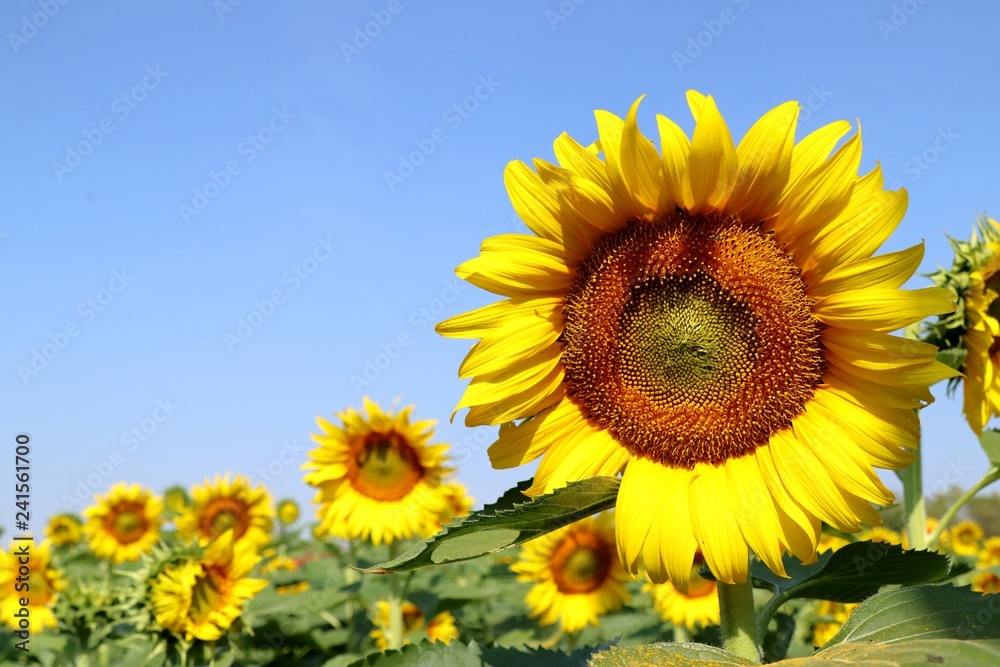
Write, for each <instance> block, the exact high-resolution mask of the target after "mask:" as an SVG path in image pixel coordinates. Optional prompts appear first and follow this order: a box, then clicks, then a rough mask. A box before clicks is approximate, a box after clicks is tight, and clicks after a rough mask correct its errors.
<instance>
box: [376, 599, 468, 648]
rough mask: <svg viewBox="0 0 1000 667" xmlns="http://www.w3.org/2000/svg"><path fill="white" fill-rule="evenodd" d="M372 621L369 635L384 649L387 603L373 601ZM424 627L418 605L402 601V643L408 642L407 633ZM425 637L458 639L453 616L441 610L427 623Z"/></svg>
mask: <svg viewBox="0 0 1000 667" xmlns="http://www.w3.org/2000/svg"><path fill="white" fill-rule="evenodd" d="M372 623H373V624H374V625H375V629H374V630H372V631H371V632H370V633H369V636H370V637H371V638H372V639H374V640H375V645H376V646H378V647H379V649H381V650H383V651H385V650H388V648H389V640H388V639H387V638H386V636H385V635H386V632H387V631H388V628H389V603H388V602H386V601H385V600H380V601H378V602H376V603H375V613H374V615H373V616H372ZM423 627H424V614H423V612H422V611H420V607H418V606H417V605H415V604H413V603H412V602H409V601H404V602H403V643H404V644H409V643H410V640H409V639H408V638H407V635H412V634H413V633H415V632H420V630H421V629H423ZM426 632H427V638H428V639H430V640H431V641H432V642H441V643H443V644H448V643H450V642H451V641H452V640H453V639H458V628H457V627H456V626H455V617H454V616H452V615H451V613H449V612H447V611H443V612H441V613H440V614H438V615H437V616H435V617H434V618H432V619H431V622H430V623H428V624H427V630H426Z"/></svg>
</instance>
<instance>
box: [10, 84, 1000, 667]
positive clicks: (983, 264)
mask: <svg viewBox="0 0 1000 667" xmlns="http://www.w3.org/2000/svg"><path fill="white" fill-rule="evenodd" d="M641 101H642V98H640V99H639V100H636V101H635V102H634V104H632V106H631V108H630V109H629V111H628V113H627V114H625V116H624V118H622V117H619V116H618V115H615V114H613V113H611V112H608V111H597V112H596V120H597V126H596V132H597V136H598V140H597V141H596V142H594V143H580V142H578V141H576V140H574V139H573V138H571V137H570V136H569V135H568V134H566V133H563V134H561V135H559V136H558V137H557V138H556V139H555V141H554V146H553V156H552V157H551V159H552V160H554V161H550V158H538V159H535V160H534V161H533V162H532V164H530V165H529V164H527V163H525V162H521V161H514V162H511V163H510V164H509V165H508V166H507V169H506V171H505V172H504V183H505V184H506V188H507V193H508V195H509V197H510V201H511V203H512V205H513V207H514V210H515V211H516V212H517V214H518V216H519V217H520V219H521V220H522V221H523V223H524V224H525V225H526V227H527V230H528V232H527V233H521V234H503V235H499V236H493V237H490V238H487V239H485V240H484V241H483V243H482V247H481V252H480V254H479V255H478V256H476V257H474V258H472V259H469V260H467V261H465V262H464V263H462V264H461V265H460V266H459V267H458V269H457V275H458V276H459V277H460V278H461V279H463V280H465V281H467V282H468V283H470V284H472V285H474V286H476V287H478V288H481V289H483V290H486V291H488V292H491V293H492V294H494V295H496V296H497V298H498V300H497V301H495V302H493V303H490V304H488V305H486V306H483V307H480V308H478V309H475V310H472V311H469V312H466V313H463V314H459V315H456V316H453V317H450V318H448V319H445V320H444V321H441V322H440V323H438V324H437V327H436V328H437V332H438V333H439V334H441V335H442V336H445V337H448V338H459V339H467V340H471V341H473V344H472V346H471V348H469V350H468V353H467V355H466V356H465V359H464V361H463V362H462V363H461V365H460V366H459V368H458V376H459V378H460V379H461V380H462V381H463V382H464V381H468V384H467V386H466V388H465V390H464V394H463V395H462V396H461V399H460V400H459V401H458V405H457V408H456V410H458V411H464V419H465V423H466V425H468V426H478V425H486V426H498V427H499V431H498V433H497V437H496V440H495V442H494V443H493V444H492V445H491V446H490V447H489V459H490V462H491V463H492V465H493V466H494V467H495V468H517V467H519V466H522V465H526V464H528V463H530V462H533V461H536V460H538V461H539V463H538V465H537V469H535V472H534V475H533V477H532V478H531V479H527V480H525V481H524V482H522V483H520V484H518V485H517V486H516V487H515V488H512V489H510V490H509V491H508V492H506V493H505V494H503V495H502V496H501V497H500V498H498V499H494V498H475V499H474V498H473V497H472V496H471V495H470V490H469V489H467V488H466V487H465V486H463V485H462V484H460V483H459V482H458V481H457V473H458V471H457V468H456V465H455V462H454V459H453V457H452V455H451V454H452V452H451V448H450V446H449V445H448V444H447V443H444V442H439V441H438V440H437V438H436V436H435V430H434V429H435V423H436V421H435V420H434V419H430V418H428V415H425V414H421V411H420V408H419V406H412V405H409V406H405V407H401V406H399V405H392V406H380V405H379V404H377V403H376V402H375V401H372V400H369V399H367V398H365V399H364V400H363V401H362V402H361V404H360V405H356V406H344V407H343V409H342V411H339V412H335V413H334V415H333V417H332V418H327V417H318V418H317V424H318V426H317V429H316V432H314V433H313V434H311V436H312V439H313V440H314V441H315V448H314V449H313V450H312V451H310V452H309V454H308V458H307V460H306V462H305V464H304V465H303V466H302V475H303V476H302V483H303V484H304V485H307V486H308V487H311V488H312V490H313V491H314V493H315V497H314V501H313V506H312V507H300V506H299V505H298V504H297V503H296V502H295V501H293V500H290V499H277V498H274V497H273V496H272V492H271V491H270V490H269V489H268V488H267V487H266V486H265V485H264V484H262V483H259V482H255V481H253V480H251V479H250V478H249V477H247V476H244V475H241V474H236V473H233V472H226V471H220V473H219V474H218V475H215V476H214V477H211V478H208V479H205V480H204V481H203V482H202V483H199V484H196V485H194V486H192V487H191V488H185V487H183V486H175V487H172V488H169V489H165V490H163V491H162V493H160V492H158V491H156V490H153V489H149V488H145V487H143V486H142V485H140V484H138V483H130V482H129V481H128V480H124V481H121V482H119V483H114V484H111V485H109V486H108V488H107V489H106V490H104V491H103V492H101V493H98V494H97V495H96V496H95V497H94V498H93V502H92V504H91V505H90V506H89V507H87V508H86V509H85V510H84V511H83V513H82V516H77V515H74V514H60V515H57V516H53V517H51V518H50V519H49V521H48V525H47V527H46V530H45V539H44V540H42V539H39V540H37V541H35V542H30V541H29V542H25V543H24V544H20V543H18V542H17V541H16V540H15V542H13V543H12V545H11V547H10V549H8V550H7V551H6V552H5V553H4V554H3V556H2V560H0V610H2V612H3V613H2V620H3V622H4V623H5V624H6V625H7V626H8V630H9V632H7V633H6V635H5V638H4V640H3V644H2V660H3V663H4V664H42V665H62V664H75V665H95V666H96V665H134V666H136V667H138V666H140V665H143V666H159V665H214V666H218V667H223V666H228V665H248V666H249V665H297V666H302V667H305V666H310V665H315V666H317V667H319V666H325V667H347V666H349V665H369V666H373V667H390V666H393V665H428V666H442V667H477V666H480V665H489V666H491V667H505V666H517V667H527V666H531V665H539V666H542V665H544V666H547V667H548V666H553V667H558V666H560V665H567V666H568V665H591V666H592V667H617V666H640V665H681V664H689V665H706V666H707V665H727V666H745V665H754V664H761V663H779V664H782V663H783V664H787V665H789V666H792V665H802V666H803V667H804V666H808V665H817V666H819V665H833V664H837V665H918V664H919V665H924V664H935V665H937V664H940V665H995V664H1000V535H995V534H985V533H984V530H983V528H982V527H981V526H980V525H979V524H978V523H976V522H974V521H970V520H967V519H962V515H963V512H964V510H965V509H966V506H967V505H969V503H970V501H972V500H973V499H975V498H976V497H977V494H979V492H980V491H982V490H983V489H985V488H986V487H988V486H989V485H990V484H992V483H993V482H995V481H997V480H998V479H1000V432H998V431H993V430H989V429H988V428H987V424H988V422H989V420H990V419H991V418H992V417H995V416H997V415H1000V343H998V341H1000V312H998V308H1000V297H998V292H1000V225H998V223H997V222H996V221H995V220H993V219H991V218H989V217H985V216H984V217H983V218H982V219H981V220H979V221H978V223H977V224H976V225H975V227H974V230H973V232H972V234H971V237H970V238H969V239H968V240H952V246H953V248H954V263H953V265H952V266H951V267H950V268H948V269H942V270H940V271H939V272H937V273H935V274H933V275H931V276H929V278H928V281H927V284H926V286H924V287H920V288H918V289H903V288H902V286H903V284H904V283H905V282H907V281H908V280H909V279H910V278H911V277H912V276H913V274H914V272H915V271H916V269H917V267H918V265H919V264H920V262H921V260H922V258H923V253H924V246H923V244H922V243H921V244H917V245H913V246H912V247H908V248H905V249H903V250H898V251H894V252H887V253H882V254H879V249H880V248H881V247H882V246H883V244H884V243H885V242H886V240H887V239H888V238H889V236H890V235H891V234H892V233H893V232H894V231H896V229H897V227H899V226H900V223H901V222H902V221H903V215H904V213H905V211H906V207H907V201H908V200H907V192H906V190H905V189H901V188H895V189H894V188H887V187H886V184H885V182H884V178H883V174H882V170H881V167H880V166H875V167H874V168H873V169H871V170H870V171H868V172H866V173H859V165H860V163H861V150H862V142H861V133H860V128H858V127H855V126H853V125H852V124H851V123H849V122H847V121H837V122H833V123H830V124H827V125H825V126H822V127H820V128H819V129H817V130H815V131H813V132H810V133H808V134H806V135H805V136H802V137H797V136H796V125H797V120H798V117H799V114H800V112H801V109H802V107H801V106H800V105H799V104H798V103H796V102H794V101H792V102H785V103H783V104H780V105H778V106H776V107H774V108H773V109H771V110H770V111H767V112H766V113H764V114H763V115H762V116H760V118H759V120H758V121H757V122H756V123H754V124H753V125H752V127H750V129H749V130H748V131H747V132H746V134H745V135H744V136H743V137H742V138H740V139H738V140H737V139H734V137H733V136H732V135H731V134H730V131H729V129H728V126H727V124H726V121H725V119H724V117H723V114H722V113H721V111H720V109H719V108H718V106H717V105H716V101H715V99H714V98H713V97H712V96H711V95H705V94H702V93H700V92H697V91H694V90H691V91H689V92H688V93H687V103H688V105H689V107H690V112H691V115H692V117H693V122H694V130H693V132H692V133H691V134H690V136H689V135H688V134H686V133H685V132H684V131H683V130H682V129H681V127H680V125H679V124H678V122H676V121H675V120H673V119H671V118H667V117H666V116H663V115H658V116H657V117H656V121H657V122H656V125H657V127H656V132H655V133H653V134H645V133H644V132H643V131H642V130H640V128H639V124H638V120H637V118H638V110H639V107H640V102H641ZM902 233H903V234H904V235H905V227H903V228H902ZM934 385H939V387H940V388H945V387H950V388H951V389H952V390H954V391H961V393H962V396H963V407H964V415H965V419H966V421H967V424H968V427H969V428H970V429H971V430H972V431H973V432H974V433H975V434H976V435H977V436H978V437H979V438H980V442H981V444H982V450H983V451H982V454H983V457H984V458H985V459H987V460H988V461H989V462H990V464H989V466H990V467H989V468H988V472H987V473H986V474H985V475H984V476H983V477H982V478H981V479H980V480H979V481H978V482H976V483H975V484H973V485H971V486H970V487H969V488H968V489H966V490H963V491H962V492H961V494H960V495H958V497H956V498H954V500H953V501H951V502H950V503H948V504H947V507H945V508H944V510H943V511H942V512H941V513H940V515H939V516H929V515H928V512H927V510H926V506H927V500H926V499H925V495H926V494H925V492H924V489H923V488H922V470H921V449H920V421H919V417H920V413H921V411H922V410H925V409H928V406H929V405H930V404H931V403H932V402H933V396H932V394H931V391H930V388H931V387H932V386H934ZM876 469H881V470H889V471H895V472H896V474H897V475H898V476H899V479H900V481H901V484H902V487H903V493H902V496H901V497H900V498H899V499H897V498H896V495H895V494H894V493H893V492H892V491H890V490H889V488H887V487H886V485H885V483H884V482H883V480H882V478H880V477H879V476H878V474H876ZM474 491H475V490H472V493H474ZM981 497H982V496H980V498H981ZM477 501H478V504H477ZM473 507H480V509H476V510H475V511H473V509H472V508H473ZM884 508H890V510H887V511H892V512H895V514H893V516H894V517H896V518H895V521H896V525H895V526H891V527H887V526H886V525H883V524H884V521H883V513H882V510H883V509H884ZM29 564H30V567H29ZM29 641H30V643H31V651H30V652H27V651H26V645H27V642H29Z"/></svg>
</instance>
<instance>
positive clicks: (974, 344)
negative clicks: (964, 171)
mask: <svg viewBox="0 0 1000 667" xmlns="http://www.w3.org/2000/svg"><path fill="white" fill-rule="evenodd" d="M950 240H951V246H952V249H953V250H954V251H955V259H954V261H953V263H952V267H951V269H950V270H947V271H946V270H944V269H941V270H940V271H938V272H936V273H934V274H932V275H931V276H930V278H931V280H932V281H934V283H935V284H937V285H939V286H941V287H945V288H947V289H949V290H951V291H952V292H953V293H954V294H955V296H956V298H957V299H958V304H959V307H958V309H957V310H956V311H955V312H954V313H953V314H952V315H949V316H942V317H940V318H938V320H937V321H936V322H933V323H929V324H925V325H924V336H923V339H924V340H927V341H928V342H929V343H932V344H934V345H936V346H938V347H940V348H941V350H942V351H943V352H944V353H945V354H950V355H952V356H954V357H955V360H956V363H957V364H958V366H959V369H960V370H961V371H962V372H963V373H964V374H965V379H964V381H962V385H963V390H962V410H963V412H964V413H965V418H966V421H968V423H969V426H970V427H971V428H972V430H973V431H974V432H975V433H976V435H981V434H982V431H983V427H984V426H985V425H986V422H988V421H989V419H990V417H994V416H996V415H1000V321H998V319H997V318H998V317H1000V303H997V302H996V299H997V292H998V291H1000V225H998V224H997V221H996V220H993V219H992V218H987V217H985V216H984V217H983V218H981V219H980V220H979V223H978V224H977V225H976V227H975V228H974V229H973V231H972V236H971V238H970V239H969V240H968V241H967V242H966V241H957V240H955V239H950ZM957 383H958V380H957V379H955V380H954V381H953V384H957Z"/></svg>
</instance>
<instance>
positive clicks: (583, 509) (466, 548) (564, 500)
mask: <svg viewBox="0 0 1000 667" xmlns="http://www.w3.org/2000/svg"><path fill="white" fill-rule="evenodd" d="M619 484H620V481H619V479H618V478H617V477H591V478H589V479H585V480H581V481H579V482H570V483H569V485H568V486H566V487H564V488H561V489H556V490H555V491H553V492H552V493H549V494H546V495H544V496H538V497H537V498H535V499H533V500H532V499H529V498H527V496H525V495H524V494H523V493H522V492H523V491H524V489H527V488H528V487H529V486H530V481H528V482H521V483H520V484H518V485H517V487H516V488H514V489H510V490H509V491H507V492H506V493H505V494H504V495H503V496H502V497H501V498H500V499H499V500H498V501H497V502H496V503H494V504H492V505H487V506H486V507H484V508H483V509H481V510H480V511H478V512H473V513H472V514H470V515H469V516H466V517H463V518H461V519H457V520H456V521H454V522H453V523H452V524H451V525H448V526H445V528H444V529H443V530H442V531H441V532H440V533H438V534H437V535H435V536H434V537H432V538H430V539H429V540H425V541H424V542H421V543H420V544H417V545H416V546H414V547H413V548H411V549H409V550H408V551H406V552H405V553H404V554H402V555H401V556H399V557H397V558H395V559H393V560H391V561H388V562H386V563H382V564H380V565H375V566H373V567H370V568H365V569H362V570H361V571H362V572H369V573H374V574H388V573H390V572H406V571H408V570H416V569H418V568H422V567H430V566H432V565H440V564H442V563H454V562H457V561H462V560H468V559H470V558H477V557H479V556H482V555H484V554H488V553H493V552H495V551H500V550H501V549H506V548H507V547H511V546H514V545H515V544H520V543H522V542H526V541H528V540H530V539H532V538H535V537H538V536H539V535H544V534H545V533H550V532H552V531H553V530H556V529H558V528H562V527H563V526H566V525H568V524H571V523H573V522H574V521H579V520H580V519H584V518H586V517H588V516H591V515H593V514H596V513H598V512H601V511H603V510H606V509H609V508H611V507H614V505H615V501H616V500H617V498H618V486H619Z"/></svg>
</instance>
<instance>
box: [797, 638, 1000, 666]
mask: <svg viewBox="0 0 1000 667" xmlns="http://www.w3.org/2000/svg"><path fill="white" fill-rule="evenodd" d="M779 664H780V665H782V667H851V665H856V666H858V667H861V666H864V667H916V666H917V665H920V666H921V667H934V666H937V665H944V667H949V666H951V667H986V666H987V665H997V664H1000V642H998V641H995V640H987V641H959V640H957V639H917V640H913V641H909V642H907V643H906V644H838V645H837V646H832V647H830V648H827V649H823V650H822V651H820V652H819V653H816V654H814V655H812V656H810V657H808V658H796V659H795V660H786V661H784V662H781V663H779Z"/></svg>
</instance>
